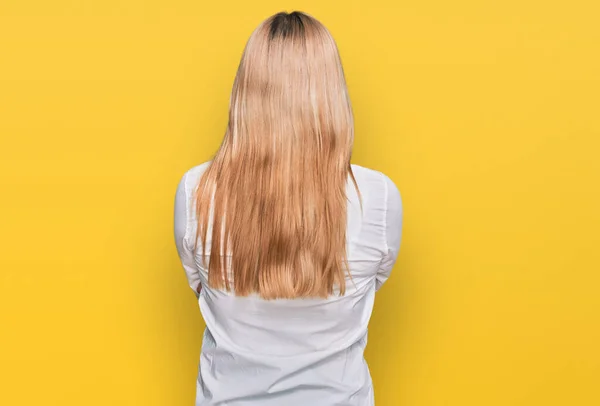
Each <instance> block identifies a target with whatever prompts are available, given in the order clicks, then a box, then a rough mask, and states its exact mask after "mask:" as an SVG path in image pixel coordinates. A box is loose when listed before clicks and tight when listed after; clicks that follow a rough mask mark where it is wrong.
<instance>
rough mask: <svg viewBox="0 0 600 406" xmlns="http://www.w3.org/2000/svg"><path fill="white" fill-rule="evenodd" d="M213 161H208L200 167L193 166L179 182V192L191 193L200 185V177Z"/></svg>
mask: <svg viewBox="0 0 600 406" xmlns="http://www.w3.org/2000/svg"><path fill="white" fill-rule="evenodd" d="M210 162H211V161H206V162H204V163H201V164H200V165H196V166H193V167H192V168H190V169H188V170H187V171H185V173H184V174H183V176H182V177H181V178H180V180H179V185H178V188H177V189H178V190H179V191H182V192H186V193H189V191H190V190H192V189H193V188H195V187H196V186H197V185H198V181H199V180H200V177H201V176H202V174H203V173H204V171H206V169H207V168H208V165H209V164H210Z"/></svg>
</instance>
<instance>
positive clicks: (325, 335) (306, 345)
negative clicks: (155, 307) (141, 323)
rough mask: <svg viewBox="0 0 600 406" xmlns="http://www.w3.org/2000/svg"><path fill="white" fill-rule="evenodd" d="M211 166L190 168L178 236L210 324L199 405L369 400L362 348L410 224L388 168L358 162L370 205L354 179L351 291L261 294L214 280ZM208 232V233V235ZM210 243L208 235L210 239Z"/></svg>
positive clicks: (179, 203)
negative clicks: (207, 226)
mask: <svg viewBox="0 0 600 406" xmlns="http://www.w3.org/2000/svg"><path fill="white" fill-rule="evenodd" d="M207 165H208V162H207V163H204V164H202V165H198V166H196V167H194V168H192V169H190V170H189V171H187V172H186V173H185V175H184V176H183V178H182V179H181V181H180V183H179V186H178V189H177V193H176V198H175V240H176V245H177V251H178V253H179V256H180V258H181V262H182V264H183V267H184V269H185V273H186V276H187V280H188V283H189V285H190V287H191V288H192V289H193V290H194V292H196V288H197V286H198V284H202V289H201V292H200V294H198V293H196V296H197V298H198V303H199V307H200V311H201V313H202V316H203V318H204V320H205V322H206V330H205V332H204V339H203V343H202V351H201V357H200V362H199V370H198V379H197V390H196V406H205V405H214V406H217V405H219V406H334V405H339V406H342V405H343V406H371V405H373V404H374V398H373V386H372V383H371V376H370V374H369V369H368V367H367V364H366V362H365V360H364V357H363V352H364V349H365V346H366V343H367V325H368V323H369V319H370V317H371V312H372V310H373V302H374V298H375V291H376V290H378V289H379V288H380V287H381V285H382V284H383V283H384V282H385V281H386V279H387V278H388V277H389V275H390V271H391V270H392V266H393V265H394V263H395V261H396V257H397V255H398V250H399V247H400V236H401V229H402V202H401V198H400V193H399V192H398V189H397V188H396V186H395V185H394V183H393V182H392V181H391V180H390V178H388V177H387V176H386V175H384V174H382V173H381V172H377V171H374V170H371V169H367V168H364V167H361V166H358V165H352V170H353V173H354V176H355V178H356V181H357V183H358V187H359V189H360V193H361V195H362V199H363V207H362V212H361V207H360V203H359V198H358V195H357V193H356V190H355V188H354V185H353V183H352V181H351V180H350V178H348V182H347V196H348V208H347V210H348V224H347V232H346V235H347V237H346V238H347V255H348V262H349V265H350V273H351V275H352V279H351V280H350V279H349V278H347V283H346V293H345V295H344V296H332V297H330V298H328V299H317V298H310V299H293V300H287V299H286V300H282V299H279V300H268V301H267V300H263V299H261V298H259V297H258V296H256V295H253V296H249V297H236V296H235V295H234V294H232V293H229V292H224V291H221V290H216V289H212V288H211V287H210V286H208V283H207V281H208V274H207V270H206V268H205V267H203V266H202V261H201V258H200V256H201V251H202V250H198V251H197V256H195V255H194V253H193V252H194V251H193V248H194V245H195V236H196V227H197V218H196V213H195V201H194V196H193V194H194V193H193V192H194V189H195V187H196V186H197V184H198V181H199V178H200V175H201V174H202V172H203V171H204V170H205V169H206V167H207ZM209 238H210V236H209ZM207 246H208V243H207Z"/></svg>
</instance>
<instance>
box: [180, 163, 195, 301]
mask: <svg viewBox="0 0 600 406" xmlns="http://www.w3.org/2000/svg"><path fill="white" fill-rule="evenodd" d="M186 179H187V173H186V174H185V175H184V176H183V177H182V178H181V181H180V182H179V185H178V186H177V192H176V193H175V213H174V214H175V216H174V217H175V246H176V247H177V253H178V254H179V259H180V260H181V264H182V265H183V269H184V270H185V275H186V277H187V280H188V284H189V286H190V288H192V290H193V291H194V293H195V294H196V297H199V293H198V291H197V288H198V285H199V284H200V273H199V272H198V269H197V268H196V263H195V262H194V253H193V251H192V249H190V246H189V244H188V238H189V237H188V232H189V231H188V222H189V213H188V211H189V209H188V207H189V206H188V191H187V188H186Z"/></svg>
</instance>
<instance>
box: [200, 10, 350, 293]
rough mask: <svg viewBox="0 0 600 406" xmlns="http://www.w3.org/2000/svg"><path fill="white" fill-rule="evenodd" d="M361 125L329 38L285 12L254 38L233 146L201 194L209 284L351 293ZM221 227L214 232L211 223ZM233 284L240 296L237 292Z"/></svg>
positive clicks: (236, 88)
mask: <svg viewBox="0 0 600 406" xmlns="http://www.w3.org/2000/svg"><path fill="white" fill-rule="evenodd" d="M353 138H354V124H353V116H352V108H351V105H350V99H349V97H348V91H347V88H346V81H345V78H344V72H343V69H342V64H341V61H340V57H339V53H338V49H337V46H336V44H335V41H334V40H333V37H332V36H331V34H330V33H329V31H328V30H327V29H326V28H325V27H324V26H323V25H322V24H321V23H320V22H318V21H317V20H316V19H315V18H313V17H311V16H309V15H307V14H304V13H301V12H293V13H289V14H288V13H278V14H275V15H273V16H272V17H270V18H268V19H267V20H265V21H264V22H263V23H261V24H260V25H259V26H258V28H257V29H256V30H255V31H254V32H253V33H252V35H251V36H250V39H249V40H248V42H247V44H246V47H245V49H244V53H243V56H242V60H241V63H240V65H239V68H238V71H237V74H236V77H235V81H234V84H233V90H232V93H231V100H230V107H229V124H228V126H227V130H226V133H225V137H224V138H223V141H222V144H221V146H220V148H219V150H218V151H217V153H216V155H215V156H214V157H213V159H212V160H211V162H210V164H209V166H208V168H207V169H206V171H205V172H204V173H203V175H202V176H201V178H200V182H199V184H198V188H197V190H196V196H195V199H196V214H197V218H198V228H197V235H196V241H197V242H198V239H201V245H202V258H203V261H204V264H206V255H207V253H206V244H207V238H208V234H209V229H210V228H212V231H211V238H210V245H211V249H210V252H211V255H210V260H209V262H208V283H209V286H211V287H213V288H216V289H224V290H227V291H233V292H234V293H235V295H238V296H247V295H249V294H252V293H257V294H259V295H260V296H261V297H263V298H266V299H276V298H296V297H327V296H329V295H331V294H333V293H334V292H336V287H337V291H338V292H339V294H342V295H343V294H344V292H345V276H346V272H347V271H348V260H347V253H346V221H347V220H346V218H347V215H346V204H347V196H346V184H347V181H348V176H350V178H351V179H352V181H353V183H354V186H355V187H356V189H357V191H358V186H357V184H356V180H355V178H354V175H353V173H352V167H351V165H350V156H351V152H352V143H353ZM211 222H212V223H211ZM232 285H233V286H232Z"/></svg>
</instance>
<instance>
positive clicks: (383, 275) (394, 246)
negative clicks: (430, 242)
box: [375, 175, 403, 290]
mask: <svg viewBox="0 0 600 406" xmlns="http://www.w3.org/2000/svg"><path fill="white" fill-rule="evenodd" d="M383 178H384V182H385V184H384V187H385V201H386V206H385V207H386V210H385V254H384V256H383V259H382V260H381V264H380V266H379V272H378V273H377V279H376V283H375V289H377V290H379V288H381V286H382V285H383V283H384V282H385V281H386V280H387V279H388V278H389V276H390V273H391V272H392V268H393V266H394V264H395V263H396V258H397V257H398V252H399V251H400V240H401V237H402V211H403V210H402V198H401V196H400V191H399V190H398V188H397V187H396V185H395V184H394V182H392V180H391V179H390V178H389V177H387V176H386V175H383Z"/></svg>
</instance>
